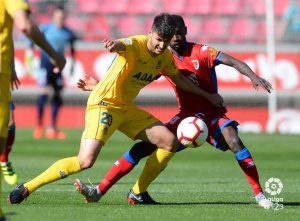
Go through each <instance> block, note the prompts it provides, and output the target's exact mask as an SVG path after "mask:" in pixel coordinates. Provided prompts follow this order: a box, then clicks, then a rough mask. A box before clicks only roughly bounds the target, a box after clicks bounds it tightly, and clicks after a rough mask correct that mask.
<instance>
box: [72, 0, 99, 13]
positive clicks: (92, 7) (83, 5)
mask: <svg viewBox="0 0 300 221" xmlns="http://www.w3.org/2000/svg"><path fill="white" fill-rule="evenodd" d="M76 3H77V6H78V10H79V11H80V12H82V13H97V12H99V8H98V6H99V0H93V1H87V0H77V2H76Z"/></svg>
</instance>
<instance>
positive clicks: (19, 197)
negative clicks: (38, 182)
mask: <svg viewBox="0 0 300 221" xmlns="http://www.w3.org/2000/svg"><path fill="white" fill-rule="evenodd" d="M28 196H29V192H28V190H27V188H26V187H24V184H23V183H21V184H19V185H18V186H17V187H16V188H15V189H14V190H12V191H11V192H10V193H9V195H8V199H7V202H8V203H9V204H18V203H21V202H22V201H23V200H24V199H26V198H27V197H28Z"/></svg>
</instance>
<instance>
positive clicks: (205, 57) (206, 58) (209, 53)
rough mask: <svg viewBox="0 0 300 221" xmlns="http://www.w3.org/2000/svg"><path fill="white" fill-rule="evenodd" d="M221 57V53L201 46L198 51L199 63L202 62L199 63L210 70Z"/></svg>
mask: <svg viewBox="0 0 300 221" xmlns="http://www.w3.org/2000/svg"><path fill="white" fill-rule="evenodd" d="M221 55H222V52H221V51H219V50H217V49H215V48H212V47H208V46H206V45H203V46H202V47H201V48H200V51H199V61H202V62H201V63H204V64H205V66H207V67H208V68H212V67H213V66H215V65H216V61H218V60H219V59H220V57H221Z"/></svg>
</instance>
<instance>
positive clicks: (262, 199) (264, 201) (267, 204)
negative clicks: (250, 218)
mask: <svg viewBox="0 0 300 221" xmlns="http://www.w3.org/2000/svg"><path fill="white" fill-rule="evenodd" d="M255 200H256V202H257V203H258V205H259V206H261V207H263V208H265V209H270V208H273V206H274V204H273V203H272V201H270V200H269V199H268V197H267V196H266V195H265V194H264V193H259V194H257V195H256V196H255Z"/></svg>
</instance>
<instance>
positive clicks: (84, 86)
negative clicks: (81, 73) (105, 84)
mask: <svg viewBox="0 0 300 221" xmlns="http://www.w3.org/2000/svg"><path fill="white" fill-rule="evenodd" d="M97 84H98V81H97V80H96V79H95V78H93V77H92V76H91V75H85V79H84V80H83V79H79V80H78V82H77V87H78V88H79V89H81V90H83V91H92V90H93V89H94V87H95V86H96V85H97Z"/></svg>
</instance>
